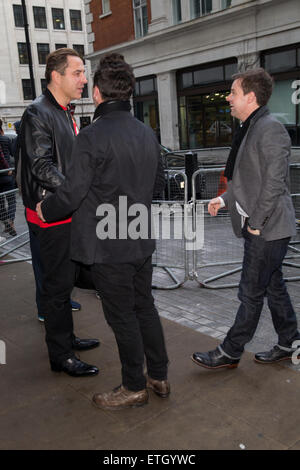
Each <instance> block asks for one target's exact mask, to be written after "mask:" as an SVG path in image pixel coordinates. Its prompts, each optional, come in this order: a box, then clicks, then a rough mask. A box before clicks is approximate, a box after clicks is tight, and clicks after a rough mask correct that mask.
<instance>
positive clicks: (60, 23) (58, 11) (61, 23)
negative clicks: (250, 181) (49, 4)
mask: <svg viewBox="0 0 300 470" xmlns="http://www.w3.org/2000/svg"><path fill="white" fill-rule="evenodd" d="M52 20H53V28H54V29H65V18H64V10H63V9H62V8H52Z"/></svg>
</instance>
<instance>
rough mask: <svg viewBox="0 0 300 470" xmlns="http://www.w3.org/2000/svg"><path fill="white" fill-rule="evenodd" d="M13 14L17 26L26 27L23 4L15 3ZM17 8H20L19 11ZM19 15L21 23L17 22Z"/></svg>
mask: <svg viewBox="0 0 300 470" xmlns="http://www.w3.org/2000/svg"><path fill="white" fill-rule="evenodd" d="M12 7H13V14H14V22H15V28H24V15H23V8H22V5H17V4H15V3H14V4H13V6H12ZM17 10H19V11H18V12H17ZM18 16H19V20H20V23H21V24H17V22H18V21H17V18H18Z"/></svg>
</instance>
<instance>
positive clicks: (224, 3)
mask: <svg viewBox="0 0 300 470" xmlns="http://www.w3.org/2000/svg"><path fill="white" fill-rule="evenodd" d="M229 7H231V0H222V1H221V8H222V10H224V9H225V8H229Z"/></svg>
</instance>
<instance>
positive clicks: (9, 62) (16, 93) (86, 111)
mask: <svg viewBox="0 0 300 470" xmlns="http://www.w3.org/2000/svg"><path fill="white" fill-rule="evenodd" d="M13 4H15V5H21V1H20V0H0V117H1V118H2V119H3V121H4V128H5V129H7V128H9V127H10V126H11V124H12V123H13V122H14V121H16V120H18V119H20V117H21V116H22V114H23V112H24V110H25V108H26V106H27V105H28V104H29V103H30V101H24V99H23V89H22V79H29V78H30V76H29V67H28V65H20V64H19V55H18V45H17V43H18V42H26V40H25V32H24V28H18V27H15V21H14V14H13ZM33 6H41V7H45V9H46V18H47V27H48V29H40V28H35V26H34V17H33V8H32V7H33ZM51 8H63V9H64V19H65V30H55V29H54V28H53V22H52V11H51ZM70 9H73V10H81V20H82V28H83V30H82V31H72V30H71V24H70V13H69V10H70ZM26 10H27V17H28V23H29V37H30V42H31V54H32V61H33V74H34V78H35V88H36V95H37V96H38V95H40V94H41V79H42V78H45V65H40V64H39V62H38V52H37V43H48V44H49V47H50V52H52V51H54V50H55V44H67V46H68V47H72V45H73V44H83V45H84V50H85V53H87V52H88V41H87V31H86V22H85V8H84V1H83V0H26ZM86 67H87V78H88V79H89V98H85V99H81V100H78V101H77V103H76V104H77V106H76V114H75V118H76V120H77V122H78V124H79V117H80V116H90V117H92V115H93V112H94V105H93V102H92V88H91V80H90V79H91V72H90V63H89V61H87V65H86ZM3 88H5V93H3V91H2V89H3Z"/></svg>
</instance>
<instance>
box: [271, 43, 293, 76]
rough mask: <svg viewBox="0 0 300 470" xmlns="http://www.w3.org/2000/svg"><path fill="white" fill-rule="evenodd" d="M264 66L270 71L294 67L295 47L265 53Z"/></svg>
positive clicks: (280, 70)
mask: <svg viewBox="0 0 300 470" xmlns="http://www.w3.org/2000/svg"><path fill="white" fill-rule="evenodd" d="M265 68H266V70H268V72H270V73H275V72H282V71H285V70H291V69H294V68H296V49H291V50H287V51H280V52H274V53H273V54H266V55H265Z"/></svg>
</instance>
